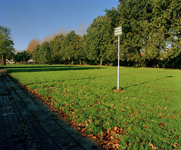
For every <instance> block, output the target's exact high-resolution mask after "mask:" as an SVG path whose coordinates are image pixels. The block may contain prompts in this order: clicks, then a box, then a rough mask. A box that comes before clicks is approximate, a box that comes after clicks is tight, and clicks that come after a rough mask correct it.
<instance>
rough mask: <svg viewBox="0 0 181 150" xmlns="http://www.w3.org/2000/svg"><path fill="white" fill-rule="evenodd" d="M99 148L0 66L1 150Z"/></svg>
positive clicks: (89, 149)
mask: <svg viewBox="0 0 181 150" xmlns="http://www.w3.org/2000/svg"><path fill="white" fill-rule="evenodd" d="M6 149H8V150H10V149H17V150H22V149H36V150H39V149H43V150H59V149H62V150H92V149H93V150H99V149H101V148H100V147H98V146H97V144H96V143H95V142H93V141H92V140H91V139H89V138H85V137H83V136H82V135H80V133H79V132H78V131H77V130H76V129H74V128H73V127H71V126H70V125H67V124H66V123H65V122H64V120H63V119H61V118H60V117H59V116H58V115H57V114H56V113H54V112H53V111H52V110H51V109H50V108H49V107H47V106H46V105H45V104H44V103H42V102H40V101H39V100H38V99H37V98H35V97H34V96H32V95H31V94H30V93H28V92H27V91H26V90H24V89H23V88H22V87H21V86H20V85H19V84H18V83H15V82H14V81H13V80H12V79H11V78H10V77H9V76H8V75H6V74H5V73H4V72H3V69H0V150H6Z"/></svg>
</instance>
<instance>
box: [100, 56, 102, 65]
mask: <svg viewBox="0 0 181 150" xmlns="http://www.w3.org/2000/svg"><path fill="white" fill-rule="evenodd" d="M100 66H102V57H101V58H100Z"/></svg>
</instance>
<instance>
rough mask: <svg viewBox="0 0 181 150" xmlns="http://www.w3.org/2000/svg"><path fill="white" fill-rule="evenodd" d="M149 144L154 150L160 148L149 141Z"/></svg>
mask: <svg viewBox="0 0 181 150" xmlns="http://www.w3.org/2000/svg"><path fill="white" fill-rule="evenodd" d="M149 146H150V147H151V149H152V150H155V149H158V147H156V146H153V144H151V143H149Z"/></svg>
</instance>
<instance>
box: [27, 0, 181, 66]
mask: <svg viewBox="0 0 181 150" xmlns="http://www.w3.org/2000/svg"><path fill="white" fill-rule="evenodd" d="M104 11H105V12H106V13H105V15H104V16H98V17H96V18H95V19H94V20H93V22H92V23H91V24H90V26H89V27H88V28H87V30H86V33H85V34H84V35H79V34H76V33H75V31H73V30H72V31H70V32H69V33H66V34H61V33H60V34H57V35H55V36H54V37H53V38H49V39H50V40H45V41H43V42H42V43H41V42H39V41H37V44H34V47H33V48H31V49H32V50H30V49H28V48H27V50H29V52H30V53H31V54H32V56H31V57H32V58H33V60H34V61H36V62H38V63H56V64H70V63H71V64H91V65H111V66H112V65H117V59H118V58H117V49H118V48H117V45H118V39H117V37H115V36H114V28H115V27H118V26H122V29H123V34H122V35H121V36H120V50H121V52H120V65H122V66H135V67H144V66H146V67H153V66H159V67H164V68H166V67H168V68H181V3H180V0H136V1H135V0H119V5H118V7H117V9H115V8H112V9H105V10H104Z"/></svg>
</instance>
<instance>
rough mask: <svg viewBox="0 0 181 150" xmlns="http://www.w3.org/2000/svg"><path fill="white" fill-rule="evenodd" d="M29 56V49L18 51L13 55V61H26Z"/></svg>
mask: <svg viewBox="0 0 181 150" xmlns="http://www.w3.org/2000/svg"><path fill="white" fill-rule="evenodd" d="M30 58H31V54H30V52H29V51H23V52H18V53H17V54H16V55H15V56H14V61H15V62H21V61H28V60H29V59H30Z"/></svg>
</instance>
